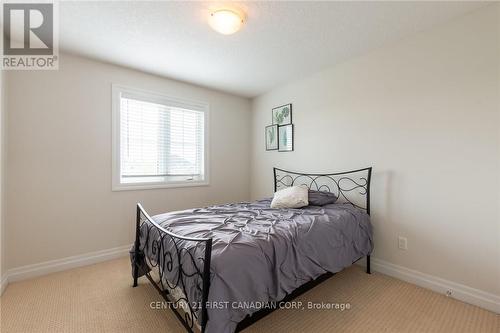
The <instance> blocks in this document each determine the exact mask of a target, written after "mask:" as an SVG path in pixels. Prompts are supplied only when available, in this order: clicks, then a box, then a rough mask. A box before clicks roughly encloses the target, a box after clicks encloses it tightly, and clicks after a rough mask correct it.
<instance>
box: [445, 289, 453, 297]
mask: <svg viewBox="0 0 500 333" xmlns="http://www.w3.org/2000/svg"><path fill="white" fill-rule="evenodd" d="M451 295H453V290H451V289H448V290H446V296H447V297H451Z"/></svg>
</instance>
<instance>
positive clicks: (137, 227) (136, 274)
mask: <svg viewBox="0 0 500 333" xmlns="http://www.w3.org/2000/svg"><path fill="white" fill-rule="evenodd" d="M140 224H141V210H140V209H139V206H137V214H136V220H135V243H134V251H135V253H134V256H135V258H134V266H135V269H134V272H133V273H134V285H133V287H137V280H138V279H139V266H138V265H137V260H138V258H139V255H140V251H139V247H140V241H139V237H140V234H141V230H140Z"/></svg>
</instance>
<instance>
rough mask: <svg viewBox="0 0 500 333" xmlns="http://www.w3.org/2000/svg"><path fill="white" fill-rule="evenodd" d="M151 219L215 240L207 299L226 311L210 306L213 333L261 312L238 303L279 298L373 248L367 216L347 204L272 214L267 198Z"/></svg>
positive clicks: (230, 328)
mask: <svg viewBox="0 0 500 333" xmlns="http://www.w3.org/2000/svg"><path fill="white" fill-rule="evenodd" d="M153 219H154V220H155V221H156V222H158V223H159V224H160V225H162V226H163V227H165V228H167V229H168V230H170V231H172V232H174V233H176V234H180V235H184V236H190V237H211V238H213V247H212V259H211V284H210V292H209V298H208V300H209V302H210V303H211V302H219V304H223V303H224V304H226V305H227V306H224V307H222V308H214V307H209V308H208V318H209V320H208V325H207V329H206V332H208V333H224V332H228V333H229V332H233V331H234V329H235V327H236V325H237V324H238V322H239V321H241V320H242V319H243V318H244V317H245V316H246V315H248V314H251V313H252V312H254V311H256V309H255V308H253V309H252V308H248V307H244V306H240V305H241V304H244V303H240V302H255V303H257V302H267V301H279V300H281V299H283V298H284V297H285V296H286V295H287V294H288V293H290V292H291V291H293V290H294V289H296V288H297V287H299V286H301V285H302V284H304V283H306V282H308V281H310V280H311V279H314V278H317V277H318V276H320V275H321V274H323V273H325V272H332V273H335V272H338V271H340V270H342V269H343V268H345V267H347V266H350V265H351V264H352V263H353V262H354V261H356V260H358V259H359V258H361V257H363V256H366V255H368V254H370V253H371V251H372V249H373V245H372V228H371V224H370V218H369V216H368V215H367V214H366V213H365V212H364V211H362V210H360V209H358V208H355V207H353V206H352V205H350V204H337V203H336V204H330V205H326V206H322V207H319V206H308V207H305V208H300V209H271V208H270V200H269V199H266V200H260V201H256V202H252V203H238V204H227V205H220V206H212V207H207V208H199V209H189V210H184V211H178V212H172V213H167V214H161V215H156V216H154V217H153ZM146 255H148V254H146ZM192 288H193V289H194V287H192ZM193 292H194V291H193ZM189 294H191V291H189ZM197 296H199V294H198V295H197ZM225 302H227V303H225ZM234 302H238V303H234ZM213 304H215V303H213ZM234 304H238V305H239V306H233V305H234ZM257 304H258V303H257ZM257 310H258V309H257Z"/></svg>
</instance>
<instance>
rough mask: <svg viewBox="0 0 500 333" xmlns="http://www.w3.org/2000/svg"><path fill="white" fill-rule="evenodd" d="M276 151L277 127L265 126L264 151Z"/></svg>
mask: <svg viewBox="0 0 500 333" xmlns="http://www.w3.org/2000/svg"><path fill="white" fill-rule="evenodd" d="M276 149H278V125H270V126H266V150H276Z"/></svg>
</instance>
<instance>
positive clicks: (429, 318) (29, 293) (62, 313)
mask: <svg viewBox="0 0 500 333" xmlns="http://www.w3.org/2000/svg"><path fill="white" fill-rule="evenodd" d="M142 280H143V281H142V283H141V285H140V286H139V287H138V288H131V282H132V280H131V276H130V268H129V264H128V261H127V259H125V258H124V259H119V260H113V261H109V262H105V263H101V264H97V265H92V266H87V267H82V268H78V269H73V270H70V271H66V272H61V273H55V274H51V275H47V276H43V277H40V278H37V279H33V280H28V281H22V282H17V283H12V284H10V285H9V286H8V288H7V290H6V291H5V293H4V295H3V296H2V297H1V298H0V303H1V305H0V311H1V312H0V314H1V317H0V324H1V326H0V328H1V332H2V333H10V332H23V333H28V332H51V333H54V332H155V333H158V332H167V333H169V332H183V328H182V326H181V325H180V324H179V323H178V322H177V319H176V318H175V316H174V315H173V314H172V313H171V312H170V310H153V309H151V308H150V306H149V304H150V303H151V301H153V300H160V297H159V296H158V294H157V292H156V290H155V289H153V287H152V286H150V285H148V284H146V282H145V280H144V279H142ZM298 300H301V301H303V302H307V301H312V302H321V301H323V302H345V303H350V305H351V309H350V310H344V311H339V310H278V311H275V312H274V313H273V314H271V315H270V316H268V317H266V318H264V319H262V320H261V321H259V322H257V323H256V324H254V325H253V326H251V327H249V328H248V329H247V330H245V333H250V332H287V333H291V332H315V333H316V332H333V331H335V332H497V333H498V332H500V318H499V316H498V315H495V314H494V313H492V312H488V311H485V310H482V309H480V308H478V307H475V306H472V305H468V304H464V303H461V302H459V301H456V300H453V299H451V298H447V297H445V296H443V295H439V294H436V293H433V292H431V291H428V290H425V289H422V288H419V287H416V286H414V285H411V284H408V283H405V282H402V281H399V280H395V279H393V278H390V277H387V276H385V275H382V274H377V273H374V274H372V275H367V274H365V273H364V272H363V271H362V270H361V268H359V267H352V268H349V269H347V270H345V271H344V272H342V273H339V274H337V275H336V276H334V277H333V278H331V279H329V280H328V281H325V282H324V283H322V284H320V285H319V286H317V287H316V288H314V289H312V290H310V291H309V292H308V293H306V294H304V295H302V296H301V297H300V298H299V299H298Z"/></svg>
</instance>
